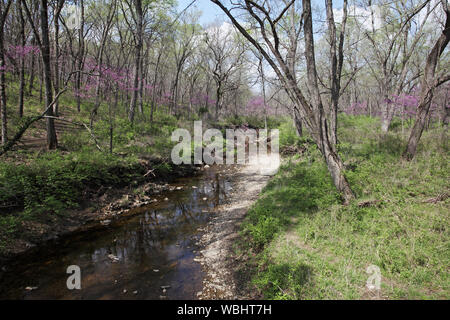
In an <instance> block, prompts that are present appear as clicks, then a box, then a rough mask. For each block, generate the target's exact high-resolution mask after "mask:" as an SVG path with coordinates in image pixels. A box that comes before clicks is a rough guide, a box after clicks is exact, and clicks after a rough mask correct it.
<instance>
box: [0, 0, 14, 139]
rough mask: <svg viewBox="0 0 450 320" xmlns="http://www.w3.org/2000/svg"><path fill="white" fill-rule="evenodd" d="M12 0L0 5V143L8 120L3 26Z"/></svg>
mask: <svg viewBox="0 0 450 320" xmlns="http://www.w3.org/2000/svg"><path fill="white" fill-rule="evenodd" d="M11 3H12V0H8V2H7V3H6V4H5V7H3V2H2V6H1V7H0V109H1V111H0V113H1V122H2V137H1V138H2V139H1V143H2V145H6V143H7V142H8V121H7V115H6V76H5V73H6V61H5V38H4V28H5V21H6V17H7V15H8V12H9V9H10V7H11Z"/></svg>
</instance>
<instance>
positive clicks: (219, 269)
mask: <svg viewBox="0 0 450 320" xmlns="http://www.w3.org/2000/svg"><path fill="white" fill-rule="evenodd" d="M278 167H279V163H278V162H277V161H275V159H274V158H272V157H267V158H265V159H259V160H258V164H254V165H248V166H245V167H242V168H241V169H240V170H238V171H237V172H233V173H229V174H232V175H233V177H232V179H233V181H234V184H233V185H234V189H233V192H232V193H231V194H230V195H229V197H228V201H227V204H224V205H222V206H220V207H218V208H217V209H216V214H215V216H213V218H212V219H211V220H210V221H209V223H208V224H207V226H206V227H205V228H204V229H203V230H201V231H203V236H202V237H201V239H200V240H199V242H198V245H199V246H200V247H201V248H202V250H200V251H199V254H198V255H197V257H196V258H195V261H197V262H199V263H200V264H201V265H202V269H203V271H204V272H205V277H204V280H203V290H202V291H201V292H198V293H197V297H198V298H199V299H201V300H232V299H240V300H245V299H251V298H254V297H250V296H246V295H245V294H243V293H241V292H242V290H239V288H238V285H239V284H238V283H237V282H238V281H237V279H236V277H235V274H234V273H233V270H235V266H236V263H238V262H237V261H236V259H235V257H234V252H233V245H234V244H235V243H236V241H237V239H238V238H239V229H240V224H241V222H242V221H243V219H244V218H245V215H246V213H247V211H248V210H249V209H250V207H251V206H252V205H253V203H254V202H255V201H256V200H257V199H258V196H259V194H260V192H261V191H262V189H263V188H264V187H265V186H266V184H267V183H268V181H269V180H270V178H271V177H272V176H273V175H274V174H275V172H276V171H277V169H278Z"/></svg>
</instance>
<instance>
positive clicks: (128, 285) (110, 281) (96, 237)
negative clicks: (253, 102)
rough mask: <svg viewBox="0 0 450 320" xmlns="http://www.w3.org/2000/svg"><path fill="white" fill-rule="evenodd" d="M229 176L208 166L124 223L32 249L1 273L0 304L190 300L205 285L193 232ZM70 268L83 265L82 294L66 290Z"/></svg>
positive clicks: (221, 196)
mask: <svg viewBox="0 0 450 320" xmlns="http://www.w3.org/2000/svg"><path fill="white" fill-rule="evenodd" d="M227 177H229V176H226V175H223V174H222V173H221V169H218V168H210V169H208V170H205V172H204V173H203V174H202V175H200V176H198V177H195V178H189V179H181V180H178V181H176V183H174V185H176V186H182V187H183V189H182V190H179V191H173V192H170V193H166V194H163V195H160V196H158V197H157V200H158V201H157V202H156V203H153V204H151V205H149V206H146V207H142V208H139V209H135V212H134V214H133V215H131V216H130V217H129V218H124V219H121V220H118V221H117V222H112V223H111V224H110V225H109V226H102V227H98V228H96V229H95V230H91V231H89V232H84V233H80V234H78V235H74V236H70V237H67V238H65V239H63V240H59V241H57V242H54V243H49V244H47V245H45V246H43V247H41V248H39V249H38V250H34V252H33V253H32V254H30V255H29V256H27V258H26V259H20V261H19V262H17V263H16V264H15V265H14V266H11V267H9V268H8V269H7V270H6V271H5V272H4V273H3V276H2V277H1V278H0V299H196V294H197V292H199V291H201V290H202V280H203V273H202V270H201V266H200V265H199V264H198V263H196V262H194V257H195V255H196V251H197V250H198V248H196V241H197V240H198V238H199V237H200V236H201V232H200V231H198V229H199V228H201V227H203V226H205V225H206V223H207V222H208V219H209V217H210V216H211V214H212V213H213V212H214V210H215V208H216V207H217V206H218V205H220V204H222V203H224V202H225V201H226V199H227V194H229V192H230V191H232V189H233V181H232V180H231V179H229V178H227ZM165 198H167V199H168V200H167V199H165ZM111 255H113V256H114V257H116V258H117V259H118V261H114V259H111V257H112V256H111ZM70 265H77V266H79V267H80V268H81V286H82V288H81V290H68V289H67V286H66V281H67V278H68V277H69V276H70V274H67V273H66V271H67V267H68V266H70ZM27 287H29V288H28V289H30V288H33V290H27V289H26V288H27ZM162 287H163V288H162ZM166 287H168V288H166ZM164 289H165V290H164Z"/></svg>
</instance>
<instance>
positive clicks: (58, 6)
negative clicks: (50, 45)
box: [53, 0, 65, 117]
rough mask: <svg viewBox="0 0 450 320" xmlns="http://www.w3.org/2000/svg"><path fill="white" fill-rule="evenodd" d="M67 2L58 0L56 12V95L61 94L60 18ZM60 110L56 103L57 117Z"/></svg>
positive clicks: (54, 109) (54, 110) (55, 111)
mask: <svg viewBox="0 0 450 320" xmlns="http://www.w3.org/2000/svg"><path fill="white" fill-rule="evenodd" d="M64 2H65V0H58V2H57V4H56V8H55V12H54V20H55V21H54V24H55V49H54V51H55V70H54V72H55V75H54V79H55V81H54V82H55V83H54V90H55V94H56V93H58V92H59V56H60V50H59V17H60V14H61V10H62V8H63V6H64ZM58 109H59V101H56V103H55V105H54V107H53V113H54V115H55V117H58Z"/></svg>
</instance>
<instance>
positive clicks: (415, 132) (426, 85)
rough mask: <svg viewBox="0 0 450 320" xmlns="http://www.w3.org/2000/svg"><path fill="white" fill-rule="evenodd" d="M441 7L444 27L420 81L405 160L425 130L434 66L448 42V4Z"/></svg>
mask: <svg viewBox="0 0 450 320" xmlns="http://www.w3.org/2000/svg"><path fill="white" fill-rule="evenodd" d="M442 5H443V7H444V10H445V13H446V16H447V18H446V22H445V27H444V30H443V31H442V34H441V36H440V37H439V39H438V40H437V42H436V44H435V45H434V47H433V49H432V50H431V52H430V54H429V55H428V58H427V63H426V66H425V72H424V76H423V80H422V92H421V97H420V103H419V107H418V108H417V115H416V122H415V123H414V126H413V128H412V131H411V135H410V137H409V141H408V146H407V147H406V150H405V152H404V154H403V157H404V158H405V159H407V160H412V159H413V158H414V156H415V155H416V152H417V145H418V144H419V141H420V138H421V137H422V133H423V129H424V128H425V124H426V119H427V117H428V114H429V112H430V106H431V100H432V99H433V94H434V89H435V88H436V85H437V84H436V83H435V72H436V66H437V63H438V61H439V57H440V56H441V55H442V53H443V52H444V49H445V48H446V46H447V45H448V43H449V41H450V8H449V7H448V4H446V3H444V1H443V2H442Z"/></svg>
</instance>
